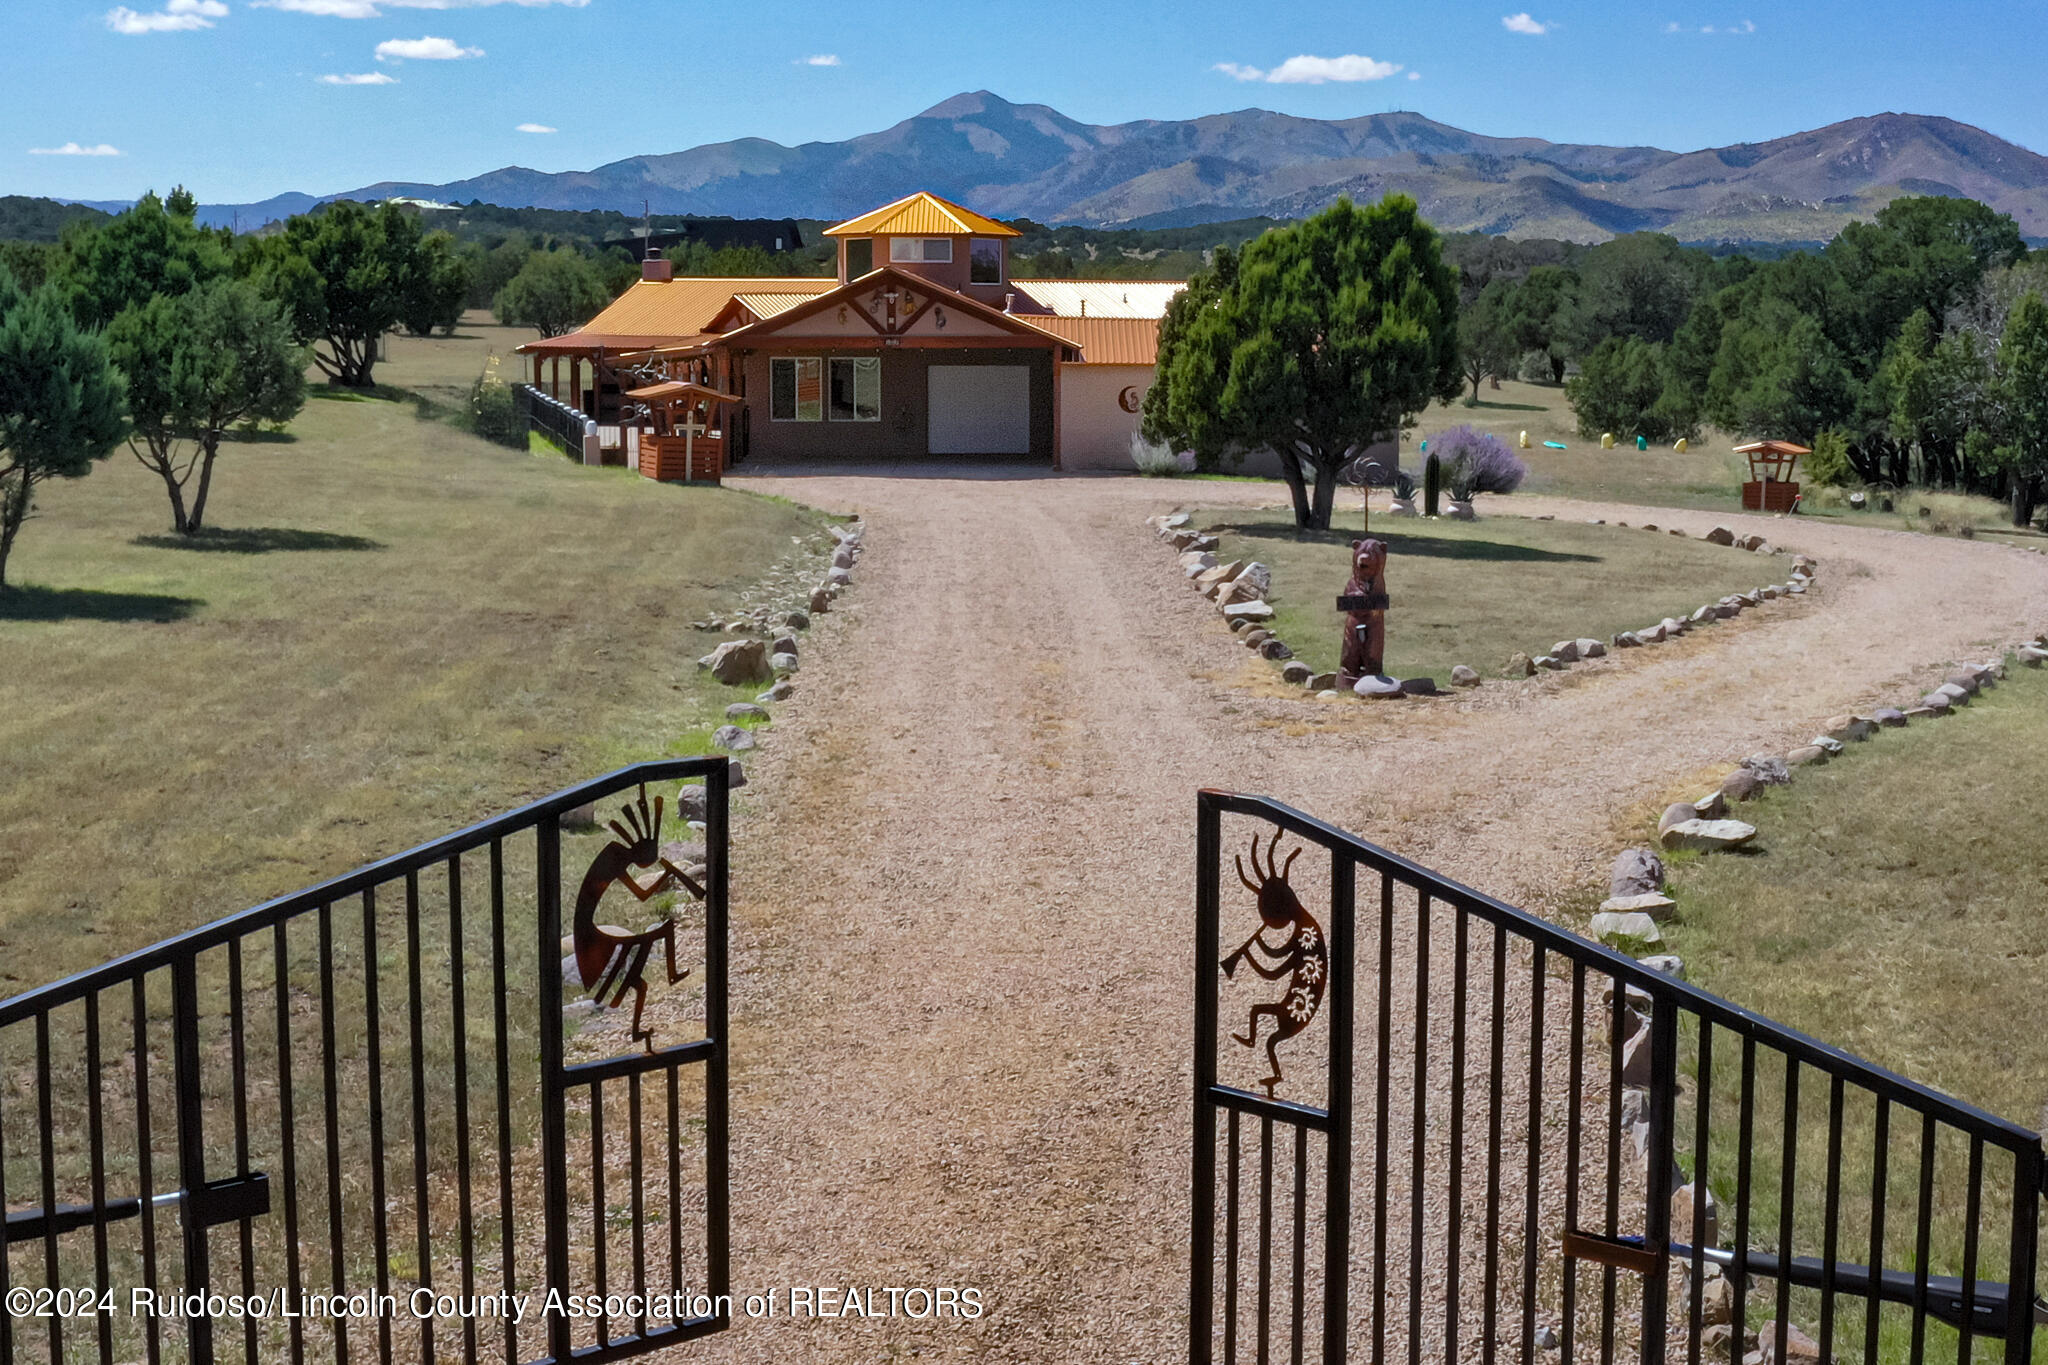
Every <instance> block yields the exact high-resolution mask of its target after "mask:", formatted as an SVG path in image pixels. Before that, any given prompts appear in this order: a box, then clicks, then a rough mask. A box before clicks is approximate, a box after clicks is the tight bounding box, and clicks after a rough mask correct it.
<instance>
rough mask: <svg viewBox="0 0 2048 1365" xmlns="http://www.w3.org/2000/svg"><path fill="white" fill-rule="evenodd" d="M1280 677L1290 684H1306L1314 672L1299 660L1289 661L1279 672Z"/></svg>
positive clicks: (1313, 675)
mask: <svg viewBox="0 0 2048 1365" xmlns="http://www.w3.org/2000/svg"><path fill="white" fill-rule="evenodd" d="M1280 676H1281V677H1282V678H1283V679H1285V680H1286V681H1288V682H1291V683H1302V684H1308V683H1309V680H1310V679H1311V678H1313V677H1315V670H1314V669H1312V668H1310V667H1309V666H1308V665H1307V664H1305V663H1303V662H1302V661H1301V660H1299V659H1289V660H1288V661H1287V666H1286V667H1285V668H1283V669H1281V670H1280Z"/></svg>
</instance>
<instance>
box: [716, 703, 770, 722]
mask: <svg viewBox="0 0 2048 1365" xmlns="http://www.w3.org/2000/svg"><path fill="white" fill-rule="evenodd" d="M725 718H726V719H727V720H766V719H768V708H767V707H765V706H756V705H755V704H754V703H753V702H750V701H736V702H734V703H733V704H732V705H731V706H728V707H726V708H725Z"/></svg>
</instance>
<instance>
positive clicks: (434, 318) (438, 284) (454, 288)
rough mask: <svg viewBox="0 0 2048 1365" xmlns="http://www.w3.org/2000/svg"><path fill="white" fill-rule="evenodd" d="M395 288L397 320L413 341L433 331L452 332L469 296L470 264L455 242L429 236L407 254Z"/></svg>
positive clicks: (440, 235) (436, 234)
mask: <svg viewBox="0 0 2048 1365" xmlns="http://www.w3.org/2000/svg"><path fill="white" fill-rule="evenodd" d="M406 267H407V268H406V270H405V272H404V276H403V278H401V279H400V281H399V286H398V320H399V321H400V322H401V323H403V324H404V325H405V330H406V331H408V332H411V333H412V334H413V335H414V336H416V337H423V336H428V335H431V334H432V333H433V332H434V331H435V330H437V329H438V330H440V331H442V332H444V333H445V332H453V331H454V330H455V324H456V323H458V322H460V321H461V320H462V304H463V300H464V299H465V298H467V297H468V296H469V277H470V271H471V269H472V266H471V263H470V260H469V258H468V257H467V256H464V255H463V254H462V253H461V252H459V251H457V250H456V249H455V238H454V237H453V236H451V235H450V234H448V233H446V232H430V233H428V234H427V235H426V236H424V237H422V238H420V242H419V246H418V247H417V248H416V249H415V250H414V251H413V252H411V253H410V256H409V258H408V259H407V262H406Z"/></svg>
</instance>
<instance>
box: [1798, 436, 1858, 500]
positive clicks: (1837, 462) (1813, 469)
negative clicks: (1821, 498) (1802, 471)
mask: <svg viewBox="0 0 2048 1365" xmlns="http://www.w3.org/2000/svg"><path fill="white" fill-rule="evenodd" d="M1855 477H1856V471H1855V469H1854V468H1853V467H1852V466H1851V465H1850V464H1849V438H1848V437H1847V436H1844V435H1843V434H1842V433H1841V432H1839V431H1823V432H1821V433H1820V434H1819V435H1818V436H1815V437H1814V438H1813V453H1812V454H1810V455H1808V456H1807V457H1806V478H1807V481H1808V482H1809V483H1817V484H1819V485H1820V486H1821V487H1823V488H1840V487H1841V486H1842V485H1844V484H1846V483H1849V482H1850V481H1852V480H1853V479H1854V478H1855Z"/></svg>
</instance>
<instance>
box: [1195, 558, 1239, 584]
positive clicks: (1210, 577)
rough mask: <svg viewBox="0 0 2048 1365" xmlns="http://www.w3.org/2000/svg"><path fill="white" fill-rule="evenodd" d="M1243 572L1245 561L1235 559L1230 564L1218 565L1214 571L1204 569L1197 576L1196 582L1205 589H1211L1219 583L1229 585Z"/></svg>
mask: <svg viewBox="0 0 2048 1365" xmlns="http://www.w3.org/2000/svg"><path fill="white" fill-rule="evenodd" d="M1243 571H1244V561H1243V560H1242V559H1233V560H1231V561H1230V562H1229V563H1228V564H1218V565H1216V566H1215V567H1214V568H1212V569H1204V570H1203V571H1202V572H1201V573H1198V574H1196V575H1195V582H1196V583H1197V584H1199V585H1201V586H1203V587H1209V586H1211V585H1213V584H1217V583H1228V582H1229V581H1230V580H1231V579H1233V578H1236V577H1237V576H1238V574H1240V573H1242V572H1243Z"/></svg>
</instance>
